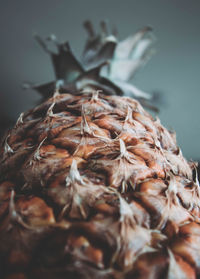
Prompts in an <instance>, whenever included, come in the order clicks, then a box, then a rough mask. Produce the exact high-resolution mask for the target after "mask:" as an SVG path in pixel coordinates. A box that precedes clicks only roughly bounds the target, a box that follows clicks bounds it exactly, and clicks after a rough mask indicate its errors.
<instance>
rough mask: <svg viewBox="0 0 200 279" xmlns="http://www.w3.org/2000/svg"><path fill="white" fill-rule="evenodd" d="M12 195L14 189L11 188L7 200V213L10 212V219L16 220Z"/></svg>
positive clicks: (13, 194)
mask: <svg viewBox="0 0 200 279" xmlns="http://www.w3.org/2000/svg"><path fill="white" fill-rule="evenodd" d="M14 196H15V192H14V190H12V191H11V196H10V202H9V214H10V218H11V219H12V220H16V218H17V212H16V210H15V203H14Z"/></svg>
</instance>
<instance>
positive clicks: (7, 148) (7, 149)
mask: <svg viewBox="0 0 200 279" xmlns="http://www.w3.org/2000/svg"><path fill="white" fill-rule="evenodd" d="M9 136H10V135H8V136H7V137H6V139H5V144H4V155H6V154H13V153H14V150H13V149H12V148H11V146H10V145H9V144H8V137H9Z"/></svg>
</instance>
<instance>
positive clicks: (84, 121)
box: [81, 106, 91, 135]
mask: <svg viewBox="0 0 200 279" xmlns="http://www.w3.org/2000/svg"><path fill="white" fill-rule="evenodd" d="M81 116H82V120H81V135H84V134H85V133H87V134H89V135H90V134H91V129H90V126H89V125H88V122H87V119H86V116H85V108H84V106H82V110H81Z"/></svg>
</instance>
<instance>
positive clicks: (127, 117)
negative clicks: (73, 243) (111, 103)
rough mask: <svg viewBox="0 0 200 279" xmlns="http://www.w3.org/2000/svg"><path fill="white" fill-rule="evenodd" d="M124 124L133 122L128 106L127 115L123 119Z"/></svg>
mask: <svg viewBox="0 0 200 279" xmlns="http://www.w3.org/2000/svg"><path fill="white" fill-rule="evenodd" d="M125 122H130V123H132V122H133V115H132V109H131V108H130V106H128V108H127V115H126V118H125Z"/></svg>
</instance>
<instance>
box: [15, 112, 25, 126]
mask: <svg viewBox="0 0 200 279" xmlns="http://www.w3.org/2000/svg"><path fill="white" fill-rule="evenodd" d="M23 117H24V113H23V112H22V113H21V114H20V116H19V118H18V119H17V123H16V125H15V127H18V126H20V125H21V124H23V123H24V121H23Z"/></svg>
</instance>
